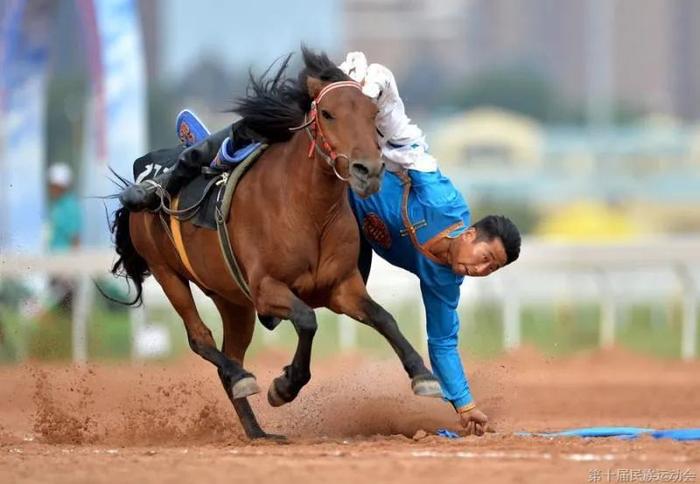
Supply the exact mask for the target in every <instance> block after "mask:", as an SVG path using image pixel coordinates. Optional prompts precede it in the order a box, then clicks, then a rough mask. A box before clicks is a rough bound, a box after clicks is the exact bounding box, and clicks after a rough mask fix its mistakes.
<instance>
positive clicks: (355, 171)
mask: <svg viewBox="0 0 700 484" xmlns="http://www.w3.org/2000/svg"><path fill="white" fill-rule="evenodd" d="M373 165H376V168H375V167H374V166H373ZM383 175H384V163H381V164H376V163H374V164H369V163H365V162H361V161H356V162H353V163H352V165H351V166H350V187H351V188H352V190H353V191H354V192H355V193H356V194H357V195H359V196H360V197H362V198H367V197H369V196H371V195H373V194H375V193H377V192H378V191H379V186H380V184H381V182H382V176H383Z"/></svg>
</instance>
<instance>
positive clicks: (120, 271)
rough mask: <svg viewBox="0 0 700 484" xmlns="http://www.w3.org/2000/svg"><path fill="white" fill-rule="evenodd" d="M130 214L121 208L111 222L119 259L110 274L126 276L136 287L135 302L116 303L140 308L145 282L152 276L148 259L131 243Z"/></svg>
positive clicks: (124, 208)
mask: <svg viewBox="0 0 700 484" xmlns="http://www.w3.org/2000/svg"><path fill="white" fill-rule="evenodd" d="M130 214H131V212H129V210H128V209H127V208H126V207H121V208H119V210H117V211H116V212H115V213H114V219H113V220H112V222H111V225H110V230H111V231H112V234H113V235H114V245H115V248H116V251H117V255H119V258H118V259H117V261H116V262H115V263H114V265H113V266H112V269H111V271H110V272H111V273H112V274H114V275H115V276H125V277H127V278H128V279H131V280H132V281H133V283H134V286H135V287H136V297H135V298H134V300H133V301H130V302H129V301H127V302H124V301H116V302H119V303H121V304H125V305H128V306H138V305H139V304H141V302H142V299H141V296H142V294H143V280H144V279H145V278H146V277H147V276H148V275H150V273H151V271H150V269H149V268H148V262H146V259H144V258H143V257H141V256H140V255H139V253H138V252H136V248H135V247H134V244H133V242H131V233H130V232H129V215H130ZM110 299H111V298H110Z"/></svg>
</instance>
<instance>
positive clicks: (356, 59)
mask: <svg viewBox="0 0 700 484" xmlns="http://www.w3.org/2000/svg"><path fill="white" fill-rule="evenodd" d="M339 67H340V69H341V70H342V71H343V72H345V73H346V74H347V75H348V76H350V78H352V79H353V80H355V81H357V82H359V83H361V84H362V92H363V93H364V94H365V95H366V96H368V97H369V98H370V99H372V100H373V101H374V102H375V103H376V104H377V108H378V109H379V113H378V114H377V121H376V123H377V130H378V131H379V135H380V140H379V141H380V146H381V147H382V155H383V156H384V158H385V159H386V161H387V168H388V169H389V170H391V171H397V170H399V169H407V170H408V169H411V170H418V171H435V170H437V161H436V160H435V158H433V157H432V156H431V155H430V154H428V153H427V150H428V144H427V143H426V141H425V136H424V135H423V131H421V129H420V128H419V127H418V126H416V125H415V124H413V123H411V119H410V118H409V117H408V116H406V108H405V107H404V104H403V101H402V100H401V96H399V89H398V87H397V86H396V79H395V78H394V74H393V73H392V72H391V71H390V70H389V69H388V68H387V67H385V66H383V65H381V64H370V65H367V58H366V56H365V54H364V53H362V52H348V54H347V56H346V57H345V61H344V62H343V63H342V64H340V66H339Z"/></svg>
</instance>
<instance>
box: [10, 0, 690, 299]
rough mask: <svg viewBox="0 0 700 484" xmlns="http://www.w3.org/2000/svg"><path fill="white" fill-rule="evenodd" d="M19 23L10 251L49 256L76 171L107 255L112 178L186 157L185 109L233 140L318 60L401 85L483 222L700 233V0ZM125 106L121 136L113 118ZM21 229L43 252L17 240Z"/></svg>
mask: <svg viewBox="0 0 700 484" xmlns="http://www.w3.org/2000/svg"><path fill="white" fill-rule="evenodd" d="M18 12H23V14H22V15H19V14H18ZM47 12H50V14H47ZM117 14H118V15H117ZM90 15H93V16H94V18H95V21H94V22H92V23H91V21H90V18H91V17H90ZM0 25H1V26H2V37H0V42H1V43H0V62H2V63H3V64H2V65H3V67H4V69H3V70H2V71H0V81H2V84H1V86H2V90H0V101H2V102H1V103H0V106H2V108H3V112H4V113H5V114H6V116H7V119H6V120H5V121H6V122H4V123H3V124H4V125H5V129H4V130H0V179H1V181H0V204H1V205H2V206H3V207H5V206H10V207H11V209H10V210H0V251H5V252H8V251H12V252H35V253H36V252H39V251H41V250H42V247H44V246H45V245H42V244H43V243H42V242H41V240H42V239H41V233H42V229H41V220H42V217H41V215H40V214H41V213H42V211H43V212H44V213H45V210H46V208H47V206H48V200H47V197H46V186H47V184H46V179H45V176H46V175H45V170H46V168H47V167H48V166H49V165H50V164H51V163H53V162H57V161H61V162H65V163H68V164H69V165H71V167H72V168H73V169H74V171H75V174H76V180H77V181H78V183H77V184H76V186H77V187H79V194H80V195H81V196H82V197H83V199H82V205H83V211H84V213H85V215H86V216H85V217H84V218H85V221H86V223H85V224H84V228H83V230H84V232H85V233H84V234H83V235H84V236H83V237H81V240H83V241H84V245H85V246H87V247H90V246H97V247H104V246H106V244H107V232H106V230H105V224H104V216H103V207H102V202H101V201H99V200H95V199H90V198H86V197H87V196H90V195H104V194H107V193H109V192H110V191H113V190H114V188H113V187H111V186H110V185H109V184H105V183H104V182H103V181H100V180H103V179H105V176H104V175H105V167H106V165H107V164H110V165H112V166H115V167H117V168H118V170H119V171H120V172H122V173H124V174H127V175H130V173H129V164H130V160H131V159H132V158H133V157H135V156H137V153H140V152H142V151H145V150H147V149H149V148H151V149H152V148H160V147H164V146H169V145H171V144H173V143H174V142H175V141H176V138H175V132H174V127H173V125H174V119H175V115H176V113H177V112H178V111H179V110H181V109H182V108H184V107H190V108H193V109H195V110H196V111H197V112H198V113H199V114H200V116H201V117H202V119H203V120H204V121H206V122H207V123H208V124H209V125H210V126H211V127H213V128H219V127H221V126H223V125H224V124H227V123H230V122H231V120H232V119H233V118H234V116H235V115H234V114H232V113H230V112H229V110H230V109H231V108H232V106H233V103H234V100H235V98H236V96H240V95H242V94H244V93H245V89H246V85H247V80H248V76H249V71H250V70H251V69H252V71H253V72H254V73H261V72H263V71H264V69H265V68H266V67H267V66H269V65H270V64H271V63H272V62H274V61H275V60H276V59H279V58H280V56H283V55H285V54H286V53H288V52H293V51H296V52H298V50H299V46H300V44H301V43H302V42H304V43H306V44H307V45H308V46H310V47H313V48H316V49H322V50H325V51H327V52H328V53H329V55H330V56H331V57H332V58H333V59H335V60H336V61H337V62H338V63H340V62H341V61H342V59H343V58H344V56H345V53H346V52H348V51H353V50H361V51H363V52H365V53H366V55H367V57H368V59H369V60H370V62H380V63H383V64H386V65H387V66H388V67H390V68H391V69H392V70H393V71H394V73H395V75H396V78H397V80H398V85H399V88H400V91H401V94H402V97H403V98H404V100H405V103H406V106H407V111H408V113H409V115H410V116H411V117H413V118H414V120H415V121H416V122H417V123H419V125H420V126H421V127H423V129H424V130H425V131H426V132H427V135H428V141H429V143H430V144H431V149H432V151H433V153H434V154H435V155H436V156H437V157H438V160H439V162H440V164H441V168H442V170H443V171H444V172H446V173H448V174H449V175H450V176H451V177H452V179H453V180H454V182H455V184H457V185H458V186H459V187H460V188H461V189H462V190H463V192H464V194H465V196H466V198H467V199H468V201H469V202H470V205H471V206H472V209H473V213H474V215H475V217H479V216H480V215H483V214H486V213H491V212H501V213H505V214H507V215H509V216H511V218H513V219H514V221H515V222H516V223H517V224H518V225H519V227H520V228H521V229H522V231H523V232H524V233H525V234H526V235H529V236H532V237H535V238H536V239H532V240H537V241H546V240H557V241H560V240H564V241H568V243H584V242H585V243H589V242H595V243H599V244H606V243H611V242H620V241H623V242H624V241H628V242H629V241H639V240H647V239H649V238H654V237H660V236H661V237H675V238H687V237H693V236H698V235H699V234H700V2H697V1H695V0H646V1H643V2H642V1H638V0H588V1H585V2H584V1H579V0H530V1H528V2H513V1H510V0H440V1H437V2H436V1H428V0H303V1H302V0H299V1H296V2H288V1H284V0H265V1H259V2H243V1H232V2H228V1H222V0H200V1H199V2H196V3H194V4H193V3H192V2H191V1H187V0H167V1H166V0H142V1H137V0H4V1H2V2H0ZM91 29H92V30H94V31H95V32H92V30H91ZM91 36H92V37H91ZM18 39H20V40H21V41H22V42H24V44H22V43H21V42H20V41H19V40H18ZM37 39H38V40H37ZM95 39H99V41H95ZM18 45H25V46H27V50H25V51H21V52H22V53H23V55H24V57H22V59H25V60H27V59H29V60H32V59H34V60H36V59H38V58H40V59H44V60H42V61H41V66H42V67H41V69H40V70H37V72H40V73H41V74H40V75H39V74H37V75H36V76H32V74H31V71H27V70H26V69H20V68H19V67H18V66H19V64H18V63H17V59H19V57H16V56H15V54H17V52H19V51H20V50H21V49H20V50H18V49H19V48H18ZM109 45H111V46H112V47H113V49H112V50H108V52H111V54H108V53H107V51H105V50H104V49H105V48H106V47H105V46H109ZM37 46H39V47H41V48H39V47H37ZM124 46H126V48H124ZM32 48H36V49H35V50H32ZM100 49H102V50H100ZM35 54H36V55H35ZM100 55H101V56H102V57H100ZM13 56H15V57H13ZM119 56H121V57H119ZM95 59H98V60H99V62H102V64H101V65H102V67H100V64H99V62H97V61H95ZM100 59H101V60H100ZM110 59H111V60H110ZM108 61H109V62H113V64H109V62H108ZM96 62H97V63H96ZM30 64H31V63H30ZM109 65H111V66H112V67H111V68H110V67H109ZM297 65H298V64H297ZM115 66H117V67H115ZM125 66H128V68H127V67H125ZM292 71H295V67H293V68H292ZM118 74H121V75H118ZM110 76H111V77H110ZM35 78H41V79H42V80H43V81H42V83H41V85H39V86H37V85H35V84H33V83H32V82H31V81H32V80H33V79H35ZM18 79H19V80H23V81H22V82H24V83H22V82H19V81H18ZM18 82H19V83H18ZM18 85H21V86H25V87H26V86H27V85H29V86H30V87H31V89H32V90H31V91H30V92H32V93H40V94H41V95H40V96H28V97H27V96H24V97H21V96H19V94H17V93H18V92H19V91H17V86H18ZM125 86H130V87H128V88H127V87H125ZM13 92H14V94H13ZM23 92H24V91H23ZM120 92H121V93H122V98H120V97H119V95H118V94H119V93H120ZM115 93H116V95H115ZM127 93H128V94H127ZM13 96H14V97H13ZM110 96H114V97H110ZM20 97H21V98H22V99H35V100H36V102H34V103H29V104H28V107H27V106H24V108H23V109H24V111H21V112H22V113H32V116H33V118H31V119H34V120H35V122H33V123H32V126H33V128H32V130H31V131H27V130H22V131H21V132H22V133H25V134H27V138H26V140H24V141H27V143H28V144H27V145H22V144H21V143H18V142H17V140H18V137H19V135H18V133H17V132H15V131H13V129H15V128H13V127H17V126H22V124H21V121H22V120H23V119H25V117H24V116H14V115H12V113H17V112H20V111H13V110H12V109H14V108H15V107H17V105H16V104H12V103H16V102H19V101H17V99H20ZM120 99H121V101H119V100H120ZM127 101H128V102H127ZM27 102H28V101H27ZM119 102H123V103H124V104H123V105H124V106H126V107H124V109H123V111H120V112H121V114H120V115H119V116H116V115H115V116H114V117H111V116H112V114H109V116H107V117H106V118H105V119H106V120H107V121H104V123H103V124H104V126H103V125H102V124H101V123H102V122H101V121H100V119H102V118H101V117H100V116H101V114H100V113H101V111H100V106H103V108H104V110H106V111H107V112H109V113H111V111H109V109H112V108H113V107H114V106H115V105H119ZM104 110H103V111H104ZM7 113H10V114H7ZM17 123H20V124H17ZM30 135H31V136H30ZM19 145H21V146H24V148H22V149H24V150H25V151H24V152H23V151H21V150H20V147H18V146H19ZM102 145H104V146H102ZM27 146H31V150H30V149H29V148H27ZM127 148H128V149H127ZM26 150H29V151H26ZM125 150H126V151H125ZM129 150H130V151H129ZM17 153H28V154H27V155H26V156H25V155H22V156H18V155H17ZM27 160H34V161H32V162H31V163H30V162H29V161H27ZM28 165H31V166H35V168H36V170H35V171H31V170H33V169H34V168H32V169H31V170H30V169H29V168H26V166H28ZM27 170H29V171H27ZM30 180H32V181H31V183H32V185H31V189H30V188H29V185H30ZM20 192H21V195H19V193H20ZM25 200H31V201H32V202H31V203H29V204H27V203H26V202H23V203H20V201H25ZM13 204H14V205H13ZM108 204H109V202H108ZM13 207H17V208H16V209H15V208H13ZM15 210H16V211H17V213H15V212H14V211H15ZM18 226H19V227H23V230H24V229H26V230H25V232H26V236H24V238H19V239H17V238H13V234H12V233H9V232H14V231H15V230H16V228H17V227H18ZM658 250H659V251H662V250H663V247H662V246H659V248H658ZM698 250H699V251H700V247H699V248H698ZM543 284H544V283H543ZM669 287H670V286H669ZM671 292H672V291H671Z"/></svg>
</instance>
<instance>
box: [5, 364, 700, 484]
mask: <svg viewBox="0 0 700 484" xmlns="http://www.w3.org/2000/svg"><path fill="white" fill-rule="evenodd" d="M288 358H289V355H281V354H275V353H270V354H267V355H265V356H262V357H259V358H257V359H255V360H252V361H250V362H249V363H248V365H247V366H248V367H249V369H251V370H252V371H253V372H254V373H256V375H257V377H258V381H259V383H260V384H261V386H263V388H266V386H267V385H268V384H269V382H270V381H271V379H272V378H273V377H274V376H276V375H277V374H278V373H279V371H280V370H281V368H282V366H283V365H284V364H285V363H286V362H287V361H286V360H287V359H288ZM468 366H469V368H472V370H471V371H470V376H471V378H472V382H473V385H474V392H475V395H476V396H477V399H478V401H479V402H480V404H481V406H482V408H483V409H484V410H485V411H486V412H487V414H488V415H489V416H490V417H491V419H492V421H493V422H494V425H495V426H496V430H497V433H495V434H490V435H487V436H486V437H484V438H476V437H468V438H464V439H459V440H454V441H450V440H447V439H443V438H440V437H435V436H427V437H424V438H416V439H414V438H412V436H414V435H415V434H416V432H417V431H419V430H421V429H423V430H426V431H428V433H430V432H432V431H433V430H434V429H436V428H439V427H452V428H454V429H456V421H455V418H454V413H453V412H452V410H451V409H450V407H449V406H448V405H446V404H444V403H442V402H440V401H437V400H427V399H421V398H418V397H414V396H413V395H412V394H411V392H410V389H409V383H408V379H407V378H406V376H405V375H404V374H403V373H402V370H401V368H400V365H399V364H398V361H394V360H393V359H392V360H387V361H369V360H367V359H362V358H359V357H343V358H336V359H333V360H319V361H316V362H315V364H314V368H313V379H312V381H311V383H310V384H309V386H308V387H307V388H305V389H304V390H303V391H302V393H301V395H300V396H299V398H298V399H297V401H295V402H293V403H292V404H291V405H288V406H286V407H283V408H280V409H272V408H270V407H269V406H268V405H267V402H266V401H265V399H264V396H256V397H253V399H252V403H253V405H254V407H255V408H256V410H257V412H258V417H259V419H260V421H261V424H262V425H263V427H264V428H265V429H266V430H267V431H269V432H274V433H284V434H286V435H287V436H289V437H290V440H291V443H290V444H287V445H279V444H267V443H249V442H247V441H246V440H245V438H243V436H242V432H241V430H240V427H239V425H238V422H237V419H236V417H235V415H234V413H233V411H232V410H231V409H230V408H229V404H228V401H227V400H226V399H225V396H224V394H223V390H222V389H221V388H220V384H219V382H218V378H217V377H216V375H215V371H214V370H213V368H212V367H210V366H209V365H208V364H207V363H205V362H203V361H200V360H198V359H195V358H191V359H189V358H188V359H187V360H186V361H182V362H179V363H177V364H175V365H172V364H171V365H161V364H149V365H143V366H142V365H138V366H128V365H127V366H115V365H95V366H90V367H88V368H82V369H81V368H73V367H68V366H46V365H41V366H33V365H25V366H21V367H4V368H0V382H1V383H2V384H1V386H0V482H36V481H44V482H46V481H48V482H125V481H126V482H193V481H197V482H200V481H205V480H206V481H207V482H253V481H263V480H264V481H266V482H268V481H270V482H291V481H304V482H305V483H310V482H334V483H339V482H353V483H357V482H360V481H369V480H370V479H372V480H373V481H380V482H401V483H406V482H408V483H410V482H418V481H424V480H434V481H441V482H467V481H468V482H474V483H482V482H486V483H489V482H624V481H622V480H621V477H622V475H623V474H621V473H627V472H637V473H640V472H649V471H648V470H649V469H656V470H657V471H680V472H681V473H682V472H687V473H686V474H685V477H686V478H687V480H686V482H697V481H698V475H700V443H679V442H669V441H654V440H652V439H646V438H645V439H639V440H634V441H621V440H618V439H600V440H583V439H557V440H549V439H544V438H531V437H530V438H526V437H519V436H516V435H514V432H517V431H521V430H528V431H540V430H556V429H562V428H568V427H576V426H591V425H630V426H648V427H656V428H666V427H669V428H670V427H684V426H685V427H699V426H700V363H692V364H686V363H681V362H663V361H659V360H650V359H645V358H641V357H637V356H633V355H628V354H625V353H622V352H611V353H597V354H588V355H583V356H579V357H576V358H571V359H565V360H546V359H544V358H541V357H539V356H538V355H536V354H535V353H534V352H529V351H526V350H524V351H520V352H518V353H517V354H514V355H510V356H508V357H505V358H502V359H500V360H497V361H490V362H476V363H469V364H468ZM417 437H420V434H419V435H418V436H417ZM693 473H695V474H693ZM637 475H639V474H637ZM693 475H695V476H696V477H695V480H694V481H693V480H691V479H692V478H693ZM648 476H649V475H648V474H647V477H648ZM681 477H682V476H681ZM597 478H600V480H596V479H597ZM658 481H659V480H658V479H657V482H658ZM631 482H635V481H631ZM636 482H654V481H651V480H649V479H647V481H642V480H639V479H638V480H637V481H636ZM666 482H682V481H666Z"/></svg>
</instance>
